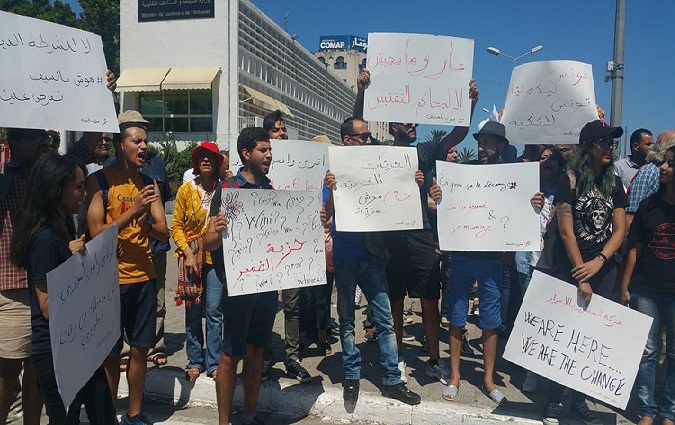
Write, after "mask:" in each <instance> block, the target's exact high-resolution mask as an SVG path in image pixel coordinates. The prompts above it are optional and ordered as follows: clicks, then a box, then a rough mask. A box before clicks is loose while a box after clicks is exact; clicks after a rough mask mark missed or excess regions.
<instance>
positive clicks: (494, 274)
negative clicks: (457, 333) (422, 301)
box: [448, 253, 504, 329]
mask: <svg viewBox="0 0 675 425" xmlns="http://www.w3.org/2000/svg"><path fill="white" fill-rule="evenodd" d="M503 274H504V263H503V261H502V259H501V257H500V258H485V257H482V256H477V255H472V254H470V253H461V254H460V253H454V254H453V255H452V268H451V270H450V313H449V317H448V320H449V321H450V324H451V325H452V326H454V327H459V328H461V327H464V326H465V325H466V316H467V313H468V311H469V295H470V294H471V287H472V286H473V283H474V282H476V281H478V299H479V300H480V304H479V311H480V314H479V316H478V327H479V328H481V329H497V328H499V327H500V326H501V324H502V318H501V296H502V294H501V286H502V279H504V276H503Z"/></svg>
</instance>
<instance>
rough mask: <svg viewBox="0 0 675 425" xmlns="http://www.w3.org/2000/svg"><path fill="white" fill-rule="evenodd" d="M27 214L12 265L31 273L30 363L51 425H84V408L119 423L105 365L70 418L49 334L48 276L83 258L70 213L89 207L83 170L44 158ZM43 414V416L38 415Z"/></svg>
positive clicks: (102, 420) (97, 420)
mask: <svg viewBox="0 0 675 425" xmlns="http://www.w3.org/2000/svg"><path fill="white" fill-rule="evenodd" d="M28 187H29V191H28V194H27V197H26V200H25V203H24V208H23V214H22V216H21V219H20V221H19V225H18V226H17V228H16V232H15V233H14V234H13V237H12V243H11V246H12V249H11V252H12V253H11V256H12V262H13V263H14V264H16V265H17V266H19V267H21V268H24V269H26V270H27V271H28V285H29V292H30V296H29V297H30V308H31V320H30V323H31V329H32V337H31V358H32V360H33V364H34V365H35V370H36V374H37V379H38V383H39V388H40V395H41V396H42V399H43V400H44V403H45V409H46V411H47V416H48V417H49V421H50V423H53V424H79V423H80V406H81V405H82V404H84V406H85V409H86V411H87V415H88V417H89V422H91V423H94V424H102V425H103V424H110V425H116V424H117V417H116V416H115V407H114V406H113V400H112V396H111V394H110V388H109V387H108V382H107V380H106V376H105V372H104V370H103V365H102V364H101V366H100V367H99V368H98V369H97V370H96V371H95V372H94V374H93V376H92V377H91V378H89V379H88V380H87V382H86V383H85V384H84V386H83V387H82V389H80V391H78V393H77V395H76V396H75V400H74V401H73V402H72V403H71V405H70V408H69V409H68V412H67V414H66V408H65V407H64V405H63V400H62V398H61V395H60V394H59V389H58V386H57V383H56V375H55V373H54V365H53V357H52V347H51V342H50V332H49V287H48V283H47V273H48V272H50V271H52V270H53V269H55V268H56V267H58V266H59V265H60V264H61V263H63V262H64V261H66V260H67V259H68V258H69V257H70V256H71V255H80V253H84V236H82V237H80V238H75V228H74V226H73V222H72V220H70V214H75V213H77V212H78V211H79V210H80V207H81V205H82V203H83V202H84V196H85V190H84V171H83V170H82V169H81V168H80V167H78V166H77V164H76V163H75V161H73V160H71V159H68V158H66V157H62V156H59V155H56V154H48V155H45V156H43V157H42V159H40V160H39V161H38V162H37V163H36V164H35V166H34V167H33V169H32V170H31V175H30V179H29V180H28ZM38 414H39V413H38Z"/></svg>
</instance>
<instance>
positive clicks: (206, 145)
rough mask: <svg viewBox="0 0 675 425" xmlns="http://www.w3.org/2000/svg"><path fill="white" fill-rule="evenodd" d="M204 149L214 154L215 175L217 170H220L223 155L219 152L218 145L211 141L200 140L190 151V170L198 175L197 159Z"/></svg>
mask: <svg viewBox="0 0 675 425" xmlns="http://www.w3.org/2000/svg"><path fill="white" fill-rule="evenodd" d="M204 150H206V151H208V152H210V153H213V154H214V155H215V156H216V168H215V171H216V175H218V170H220V167H221V166H222V165H223V155H222V154H221V153H220V150H219V149H218V145H216V144H215V143H213V142H202V143H200V144H199V146H197V147H196V148H195V150H193V151H192V172H193V173H194V174H196V175H199V164H197V161H198V159H199V154H200V153H201V152H202V151H204Z"/></svg>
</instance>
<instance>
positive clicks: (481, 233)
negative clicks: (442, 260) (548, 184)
mask: <svg viewBox="0 0 675 425" xmlns="http://www.w3.org/2000/svg"><path fill="white" fill-rule="evenodd" d="M436 181H437V182H438V185H439V186H440V187H441V190H442V191H443V196H442V198H441V201H440V202H439V204H438V208H437V210H436V214H437V216H438V241H439V243H440V248H441V249H442V250H444V251H540V250H541V246H540V245H541V235H540V226H539V214H538V213H537V211H535V209H534V208H533V207H532V204H531V203H530V199H531V198H532V195H534V194H535V193H537V192H539V163H538V162H536V163H523V164H496V165H482V164H473V165H467V164H455V163H452V162H445V161H436Z"/></svg>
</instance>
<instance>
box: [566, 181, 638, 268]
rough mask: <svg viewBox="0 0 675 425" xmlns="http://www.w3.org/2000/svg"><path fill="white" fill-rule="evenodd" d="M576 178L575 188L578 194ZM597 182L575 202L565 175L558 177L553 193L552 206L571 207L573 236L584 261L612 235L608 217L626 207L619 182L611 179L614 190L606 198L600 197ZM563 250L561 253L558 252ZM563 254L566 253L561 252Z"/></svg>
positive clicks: (624, 196) (600, 250)
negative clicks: (562, 204) (556, 186)
mask: <svg viewBox="0 0 675 425" xmlns="http://www.w3.org/2000/svg"><path fill="white" fill-rule="evenodd" d="M578 182H579V178H578V177H577V189H576V190H575V191H576V192H577V193H578ZM597 186H598V182H597V181H596V185H594V186H593V189H592V190H590V191H588V192H587V193H584V194H581V195H580V196H578V197H577V198H576V199H575V197H574V194H573V193H572V190H571V189H570V178H569V176H568V175H567V173H565V174H563V175H562V176H560V180H559V181H558V189H557V191H556V197H555V204H556V205H560V204H561V203H566V204H569V205H571V206H572V216H573V218H574V224H573V227H574V235H575V236H576V239H577V245H579V251H580V252H581V257H582V258H583V260H584V261H588V260H591V259H592V258H593V257H595V256H597V255H598V254H599V253H600V252H602V248H603V247H604V246H605V244H606V243H607V241H608V240H609V238H610V237H611V236H612V215H613V212H614V210H615V209H617V208H625V207H626V203H627V201H626V192H624V190H623V184H621V179H620V178H619V177H617V176H614V190H613V191H612V194H611V195H610V196H604V195H603V194H602V193H601V192H600V191H599V190H598V187H597ZM562 251H564V250H562ZM562 254H564V255H565V258H567V257H566V255H567V254H566V253H564V252H562Z"/></svg>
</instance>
